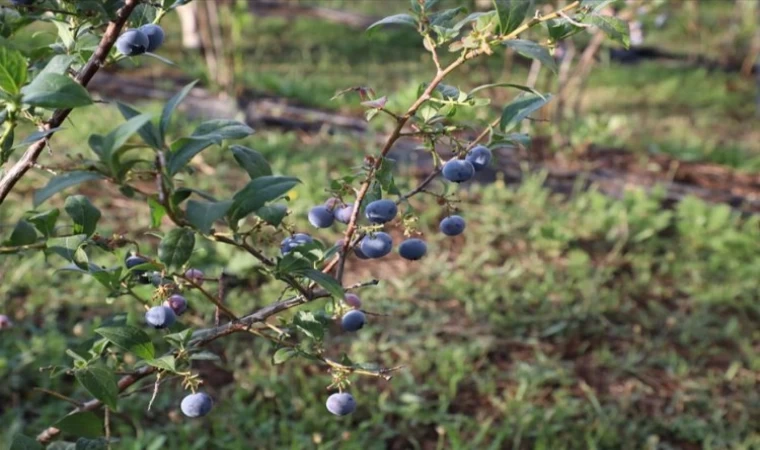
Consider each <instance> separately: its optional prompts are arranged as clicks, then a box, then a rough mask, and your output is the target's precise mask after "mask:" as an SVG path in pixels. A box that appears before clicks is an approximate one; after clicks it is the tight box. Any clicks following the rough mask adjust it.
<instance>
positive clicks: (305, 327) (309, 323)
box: [293, 311, 325, 341]
mask: <svg viewBox="0 0 760 450" xmlns="http://www.w3.org/2000/svg"><path fill="white" fill-rule="evenodd" d="M293 323H294V324H295V325H296V327H298V329H299V330H300V331H301V332H302V333H304V334H305V335H306V336H308V337H310V338H312V339H316V340H318V341H321V340H322V338H324V336H325V325H324V324H323V323H322V322H320V321H319V320H318V319H317V317H316V316H315V315H314V313H312V312H307V311H299V312H298V313H297V314H296V316H295V317H294V318H293Z"/></svg>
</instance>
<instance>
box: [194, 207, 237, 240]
mask: <svg viewBox="0 0 760 450" xmlns="http://www.w3.org/2000/svg"><path fill="white" fill-rule="evenodd" d="M230 206H232V200H227V201H224V202H201V201H197V200H188V201H187V220H188V221H189V222H190V224H191V225H193V226H194V227H195V228H197V229H198V230H200V231H201V232H202V233H203V234H209V233H210V232H211V227H212V226H213V225H214V222H216V221H217V220H219V219H221V218H222V217H224V215H225V214H227V211H228V210H229V209H230Z"/></svg>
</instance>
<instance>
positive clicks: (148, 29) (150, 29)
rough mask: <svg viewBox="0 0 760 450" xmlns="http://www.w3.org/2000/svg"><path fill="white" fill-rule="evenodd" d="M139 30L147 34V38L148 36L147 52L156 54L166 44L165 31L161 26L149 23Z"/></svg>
mask: <svg viewBox="0 0 760 450" xmlns="http://www.w3.org/2000/svg"><path fill="white" fill-rule="evenodd" d="M138 30H139V31H142V32H143V33H145V36H148V49H147V51H149V52H155V51H156V50H158V48H159V47H161V44H163V43H164V29H163V28H161V27H160V26H158V25H156V24H153V23H149V24H146V25H143V26H141V27H140V28H138Z"/></svg>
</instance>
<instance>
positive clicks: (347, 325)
mask: <svg viewBox="0 0 760 450" xmlns="http://www.w3.org/2000/svg"><path fill="white" fill-rule="evenodd" d="M366 321H367V317H366V316H365V315H364V313H363V312H361V311H359V310H356V309H355V310H353V311H349V312H347V313H346V314H344V315H343V318H342V319H340V326H341V327H342V328H343V329H344V330H345V331H351V332H353V331H359V330H360V329H361V328H362V327H363V326H364V324H365V323H366Z"/></svg>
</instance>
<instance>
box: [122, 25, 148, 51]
mask: <svg viewBox="0 0 760 450" xmlns="http://www.w3.org/2000/svg"><path fill="white" fill-rule="evenodd" d="M149 45H150V41H149V40H148V36H146V35H145V33H143V32H142V31H140V30H136V29H131V30H127V31H125V32H124V33H123V34H122V35H121V36H119V39H117V40H116V48H117V49H118V50H119V51H120V52H121V53H122V54H124V55H126V56H137V55H142V54H143V53H145V52H146V51H147V50H148V46H149Z"/></svg>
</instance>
